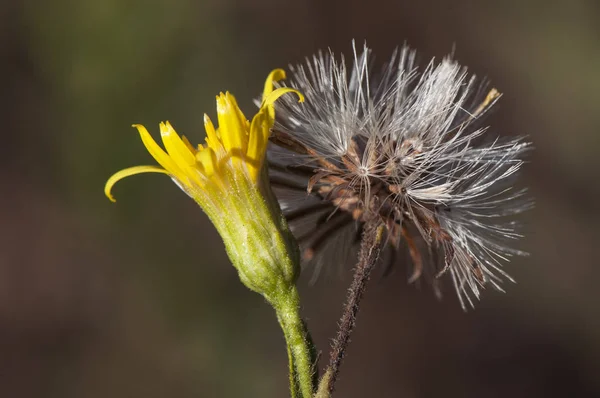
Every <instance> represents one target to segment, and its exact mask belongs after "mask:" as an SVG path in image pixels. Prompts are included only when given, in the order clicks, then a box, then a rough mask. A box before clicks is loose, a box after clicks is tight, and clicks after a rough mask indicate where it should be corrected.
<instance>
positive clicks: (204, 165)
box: [104, 69, 304, 202]
mask: <svg viewBox="0 0 600 398" xmlns="http://www.w3.org/2000/svg"><path fill="white" fill-rule="evenodd" d="M284 78H285V72H284V71H283V70H282V69H276V70H274V71H273V72H271V73H270V74H269V77H268V78H267V81H266V82H265V88H264V91H263V98H262V104H261V106H260V109H259V111H258V113H257V114H256V115H255V116H254V118H253V119H252V122H250V121H248V120H247V119H246V117H245V116H244V114H243V113H242V111H241V110H240V108H239V106H238V104H237V102H236V100H235V97H234V96H233V95H232V94H230V93H229V92H226V93H225V94H223V93H221V94H219V95H218V96H217V114H218V121H219V128H218V129H215V127H214V125H213V123H212V121H211V120H210V118H209V117H208V115H206V114H204V127H205V129H206V143H205V145H202V144H199V145H198V147H197V148H195V147H194V146H192V145H191V144H190V142H189V141H188V139H187V138H186V137H185V136H182V137H179V135H178V134H177V133H176V132H175V130H174V129H173V127H172V126H171V124H170V123H169V122H166V123H160V135H161V138H162V142H163V145H164V146H165V149H166V152H165V151H164V150H163V149H162V148H161V147H160V146H159V145H158V144H157V143H156V142H155V141H154V139H153V138H152V136H150V134H149V133H148V130H146V128H145V127H144V126H142V125H140V124H134V125H133V127H135V128H137V129H138V132H139V133H140V136H141V138H142V142H143V143H144V146H145V147H146V149H147V150H148V152H150V154H151V155H152V157H154V159H155V160H156V161H157V162H158V164H159V165H160V166H161V167H158V166H135V167H130V168H127V169H124V170H121V171H119V172H117V173H115V174H114V175H113V176H112V177H110V178H109V180H108V181H107V183H106V186H105V188H104V193H105V194H106V196H107V197H108V198H109V199H110V200H111V201H113V202H115V199H114V197H113V196H112V194H111V191H112V188H113V186H114V185H115V184H116V183H117V182H118V181H119V180H121V179H123V178H125V177H129V176H132V175H135V174H141V173H164V174H168V175H170V176H171V177H172V178H173V179H174V180H175V181H176V182H177V183H178V184H179V186H180V187H181V188H182V189H183V190H184V191H185V192H187V193H188V194H189V195H190V196H192V197H196V196H197V195H198V196H205V195H207V194H215V193H216V192H214V190H226V189H227V188H228V186H227V181H228V179H230V178H231V177H234V178H248V179H249V181H251V182H252V183H254V184H256V183H257V181H258V179H259V176H260V173H261V170H262V165H263V162H264V158H265V154H266V150H267V141H268V138H269V134H270V129H271V128H272V127H273V122H274V116H275V112H274V109H273V103H274V102H275V101H276V100H277V99H278V98H279V97H280V96H282V95H283V94H285V93H289V92H293V93H296V94H297V95H298V96H299V98H300V102H302V101H303V100H304V97H303V96H302V94H300V93H299V92H298V91H296V90H294V89H291V88H287V87H283V88H278V89H276V90H273V82H275V81H278V80H281V79H284Z"/></svg>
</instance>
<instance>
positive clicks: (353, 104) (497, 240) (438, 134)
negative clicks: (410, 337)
mask: <svg viewBox="0 0 600 398" xmlns="http://www.w3.org/2000/svg"><path fill="white" fill-rule="evenodd" d="M353 50H354V52H353V62H350V63H346V61H345V59H344V57H343V56H342V57H340V58H336V57H335V56H334V55H333V54H332V53H331V52H329V53H322V52H319V53H318V54H317V55H315V56H314V57H313V58H312V59H307V60H306V62H305V63H304V64H301V65H297V66H291V67H290V70H291V74H290V76H289V78H290V79H289V80H288V83H287V84H288V85H290V86H291V87H293V88H295V89H297V90H299V91H300V92H302V93H303V94H304V95H305V97H306V102H305V103H304V104H302V105H300V106H299V105H298V104H297V103H296V102H295V101H294V99H293V98H290V97H287V98H286V97H284V98H282V100H281V101H280V102H279V103H278V107H277V120H276V123H275V127H274V131H273V135H272V138H271V140H272V142H273V143H274V144H276V146H272V147H271V149H270V152H269V156H270V166H271V180H272V183H273V185H274V186H275V187H279V188H285V189H279V190H278V193H279V197H280V200H281V203H282V207H283V208H284V211H285V213H286V215H287V217H288V220H289V221H290V222H291V223H292V226H294V225H301V227H300V229H299V231H300V232H299V233H298V239H299V241H300V243H301V244H302V246H303V247H304V252H303V253H304V257H305V259H311V258H312V257H313V256H314V255H315V253H317V254H318V252H320V251H321V250H322V249H323V248H324V247H325V246H327V245H330V243H331V242H332V240H331V238H332V237H333V236H336V235H339V234H346V235H351V234H352V233H357V234H358V235H356V236H360V231H361V227H362V226H363V225H364V224H365V222H367V221H368V220H370V219H372V218H379V219H380V221H381V222H383V224H384V225H385V226H386V240H387V247H388V248H389V252H390V255H389V257H388V260H389V261H390V262H395V261H396V260H395V256H394V255H395V254H396V253H397V252H398V251H402V250H407V251H408V253H409V255H410V257H411V259H412V263H413V272H412V276H411V277H410V278H409V281H411V282H413V281H416V280H417V279H419V278H420V277H421V276H422V275H428V276H431V278H429V280H431V281H434V286H436V283H435V281H436V280H437V278H438V277H440V276H441V275H444V274H449V275H450V278H451V279H452V282H453V284H454V287H455V289H456V292H457V294H458V297H459V299H460V302H461V305H462V306H463V308H464V307H466V305H467V303H468V304H469V305H470V306H473V298H477V299H478V298H479V297H480V292H481V290H482V288H483V287H484V286H486V285H488V284H489V285H491V286H494V287H495V288H497V289H500V290H502V289H501V287H500V284H501V282H502V280H503V279H508V280H511V281H512V279H511V278H510V277H509V276H508V275H507V274H506V273H505V272H504V271H503V270H502V263H503V262H505V261H507V260H508V259H509V257H511V256H512V255H515V254H524V253H523V252H521V251H518V250H515V249H512V248H511V247H510V246H509V243H510V241H511V240H514V239H516V238H518V237H520V235H519V234H518V233H517V232H516V224H515V221H514V220H513V219H512V218H511V217H512V216H514V215H515V214H517V213H520V212H521V211H523V210H525V209H527V208H528V207H530V204H531V203H530V202H529V201H528V199H527V198H526V197H525V196H524V193H525V190H515V189H514V188H513V182H514V177H515V173H516V172H517V171H518V170H519V169H520V168H521V166H522V164H523V160H522V155H523V153H524V152H525V151H526V150H528V149H529V148H530V144H529V143H527V142H524V141H523V140H522V139H521V138H517V139H514V138H508V139H499V138H496V139H492V140H490V137H489V134H485V133H486V128H485V127H481V124H480V123H481V120H482V116H483V115H484V114H485V113H486V112H487V111H488V110H489V109H490V107H491V106H492V105H493V104H494V103H495V102H496V101H497V100H498V98H499V97H500V94H499V93H498V91H497V90H496V89H491V90H485V87H484V85H482V84H478V83H477V81H476V79H475V76H471V77H469V75H468V74H467V71H466V68H464V67H461V66H460V65H459V64H458V63H456V62H455V61H454V60H452V58H450V57H447V58H445V59H443V60H442V61H441V62H439V63H435V62H434V61H433V60H432V61H431V62H430V63H429V64H428V65H427V67H426V68H424V69H422V70H421V69H419V68H418V67H417V65H416V63H415V52H414V51H412V50H410V49H408V48H407V47H404V48H402V49H400V50H397V51H395V52H394V53H393V55H392V57H391V59H390V61H389V62H388V63H387V64H386V65H385V66H384V67H383V69H382V70H381V72H380V73H378V74H374V73H372V72H371V69H372V61H371V57H370V50H369V49H368V48H367V47H366V46H365V47H364V48H363V50H362V52H361V53H360V54H359V53H358V52H357V51H356V48H355V46H354V45H353ZM299 190H305V191H306V192H308V194H309V195H308V196H307V195H306V194H304V195H301V196H298V195H297V194H296V195H294V194H292V193H291V192H294V191H296V192H298V191H299ZM306 220H309V221H308V222H307V221H306ZM307 223H312V224H311V227H310V228H307V227H306V225H307ZM302 228H303V230H302ZM347 231H351V232H350V233H348V232H347ZM348 239H352V238H350V237H348ZM436 291H437V288H436Z"/></svg>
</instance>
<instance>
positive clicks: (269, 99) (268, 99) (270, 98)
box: [261, 87, 304, 108]
mask: <svg viewBox="0 0 600 398" xmlns="http://www.w3.org/2000/svg"><path fill="white" fill-rule="evenodd" d="M287 93H294V94H296V95H297V96H298V102H304V95H302V93H301V92H300V91H298V90H296V89H294V88H291V87H280V88H278V89H277V90H274V91H272V92H270V93H269V95H267V96H265V97H263V100H262V104H261V108H262V107H263V106H269V105H273V103H274V102H275V101H277V99H278V98H279V97H281V96H282V95H283V94H287Z"/></svg>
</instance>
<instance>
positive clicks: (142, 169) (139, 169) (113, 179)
mask: <svg viewBox="0 0 600 398" xmlns="http://www.w3.org/2000/svg"><path fill="white" fill-rule="evenodd" d="M142 173H162V174H169V172H168V171H167V170H165V169H163V168H160V167H158V166H134V167H129V168H127V169H123V170H121V171H117V172H116V173H115V174H113V175H112V176H110V178H109V179H108V181H106V185H104V194H105V195H106V197H107V198H108V199H109V200H110V201H111V202H116V199H115V198H114V197H113V196H112V194H111V191H112V188H113V186H114V185H115V184H116V183H117V182H119V181H121V180H122V179H123V178H126V177H129V176H132V175H136V174H142Z"/></svg>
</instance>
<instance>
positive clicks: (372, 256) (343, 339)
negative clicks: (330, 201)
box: [319, 220, 383, 393]
mask: <svg viewBox="0 0 600 398" xmlns="http://www.w3.org/2000/svg"><path fill="white" fill-rule="evenodd" d="M382 236H383V225H382V224H381V223H380V222H379V221H378V220H374V221H369V222H367V223H366V224H365V227H364V231H363V236H362V240H361V244H360V252H359V255H358V263H357V264H356V268H355V269H354V278H353V280H352V284H351V285H350V288H349V290H348V298H347V300H346V304H345V306H344V313H343V315H342V317H341V319H340V323H339V329H338V333H337V336H336V338H335V340H334V341H333V347H332V350H331V356H330V360H329V367H328V369H327V374H328V379H327V384H328V386H327V387H328V388H327V389H328V391H329V393H333V390H334V387H335V382H336V379H337V376H338V373H339V370H340V365H341V363H342V360H343V359H344V355H345V354H346V348H347V347H348V343H349V342H350V334H351V333H352V330H353V329H354V326H355V325H356V315H357V314H358V309H359V306H360V301H361V299H362V297H363V295H364V292H365V290H366V287H367V283H368V282H369V279H370V276H371V271H373V268H374V267H375V264H376V263H377V259H378V258H379V254H380V252H381V246H382ZM324 380H325V379H324ZM323 387H324V386H323ZM319 389H321V388H319Z"/></svg>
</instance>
